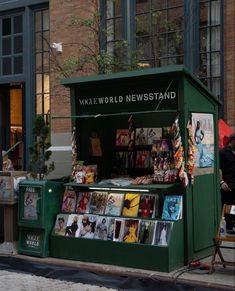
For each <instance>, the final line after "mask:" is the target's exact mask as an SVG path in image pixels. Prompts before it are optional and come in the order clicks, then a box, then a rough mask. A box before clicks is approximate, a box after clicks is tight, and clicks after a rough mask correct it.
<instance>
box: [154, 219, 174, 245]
mask: <svg viewBox="0 0 235 291" xmlns="http://www.w3.org/2000/svg"><path fill="white" fill-rule="evenodd" d="M172 226H173V222H166V221H158V222H157V223H156V231H155V235H156V239H155V244H156V245H158V246H168V244H169V241H170V235H171V229H172Z"/></svg>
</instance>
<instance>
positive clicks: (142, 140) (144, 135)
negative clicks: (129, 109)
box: [135, 128, 148, 145]
mask: <svg viewBox="0 0 235 291" xmlns="http://www.w3.org/2000/svg"><path fill="white" fill-rule="evenodd" d="M147 141H148V128H136V135H135V145H147V144H148V143H147Z"/></svg>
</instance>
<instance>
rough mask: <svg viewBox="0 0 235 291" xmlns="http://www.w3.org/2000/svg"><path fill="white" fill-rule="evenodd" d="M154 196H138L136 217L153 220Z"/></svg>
mask: <svg viewBox="0 0 235 291" xmlns="http://www.w3.org/2000/svg"><path fill="white" fill-rule="evenodd" d="M155 201H156V199H155V195H146V194H141V195H140V203H139V210H138V216H139V217H142V218H153V216H154V213H155Z"/></svg>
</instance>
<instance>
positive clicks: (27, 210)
mask: <svg viewBox="0 0 235 291" xmlns="http://www.w3.org/2000/svg"><path fill="white" fill-rule="evenodd" d="M38 201H39V200H38V193H37V192H29V191H25V193H24V219H32V220H37V219H38V212H37V203H38Z"/></svg>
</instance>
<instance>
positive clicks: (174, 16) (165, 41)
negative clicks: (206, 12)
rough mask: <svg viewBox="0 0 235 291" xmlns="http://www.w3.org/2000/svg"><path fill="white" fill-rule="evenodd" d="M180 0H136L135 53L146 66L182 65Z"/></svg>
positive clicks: (182, 9) (182, 17) (182, 14)
mask: <svg viewBox="0 0 235 291" xmlns="http://www.w3.org/2000/svg"><path fill="white" fill-rule="evenodd" d="M183 4H184V2H183V0H155V1H154V0H146V1H143V0H136V8H135V36H136V39H135V40H136V50H137V56H138V59H139V61H140V62H141V63H147V64H148V65H149V66H150V67H162V66H167V65H175V64H183V61H184V59H183V58H184V52H183V24H184V6H183Z"/></svg>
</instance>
